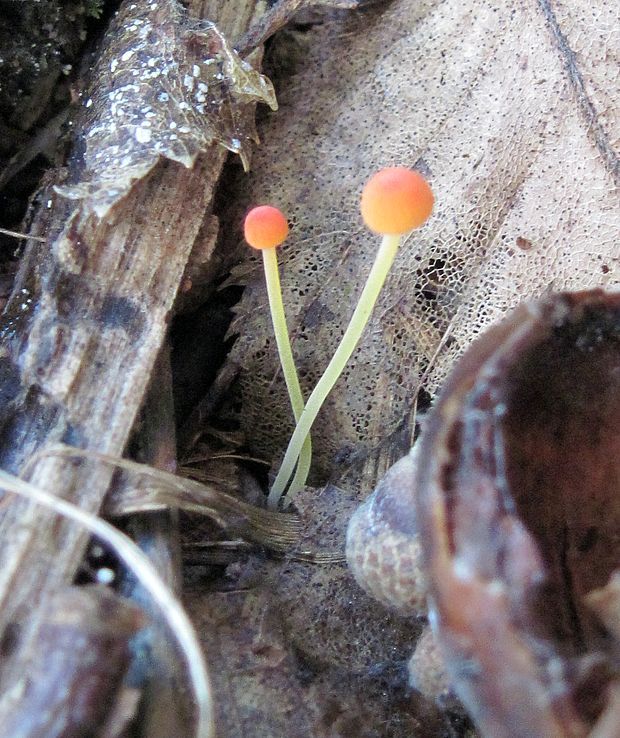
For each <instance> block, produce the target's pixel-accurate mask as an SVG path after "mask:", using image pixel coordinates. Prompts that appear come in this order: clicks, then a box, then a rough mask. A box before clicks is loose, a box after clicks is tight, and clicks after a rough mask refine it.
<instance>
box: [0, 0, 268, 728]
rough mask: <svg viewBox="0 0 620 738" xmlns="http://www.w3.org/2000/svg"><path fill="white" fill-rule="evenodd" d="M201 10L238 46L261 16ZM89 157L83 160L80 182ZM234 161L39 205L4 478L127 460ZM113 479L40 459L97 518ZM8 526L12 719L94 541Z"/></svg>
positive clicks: (4, 622)
mask: <svg viewBox="0 0 620 738" xmlns="http://www.w3.org/2000/svg"><path fill="white" fill-rule="evenodd" d="M190 5H191V11H192V13H193V14H194V15H196V16H200V17H205V18H209V19H210V20H214V21H215V22H217V23H218V25H219V27H220V29H221V30H222V32H223V33H224V34H226V36H227V37H228V38H231V39H235V38H238V37H239V36H240V35H241V34H242V33H243V32H244V31H245V30H247V28H248V26H249V23H250V20H251V18H252V16H253V14H254V12H255V3H254V2H253V1H252V0H250V1H248V2H246V0H235V1H234V2H231V3H227V4H226V6H225V9H221V8H220V4H219V3H215V2H210V3H209V2H206V3H200V2H193V3H190ZM81 155H82V152H80V151H74V152H73V158H72V160H71V161H70V163H69V169H70V170H75V169H79V167H80V157H81ZM226 156H227V152H226V151H225V149H223V148H222V147H221V146H218V145H215V144H213V145H211V146H210V147H209V148H208V150H207V151H206V152H204V153H203V154H202V155H201V156H200V157H199V159H198V161H197V162H196V164H195V166H194V167H193V168H192V169H186V168H184V167H182V166H180V165H178V164H174V163H170V162H160V163H159V164H158V165H157V166H156V167H155V168H154V169H153V170H152V171H151V172H150V173H149V174H148V175H147V176H146V177H145V178H144V179H143V180H141V181H139V182H137V183H136V184H135V185H134V186H133V188H132V189H131V192H130V193H129V194H128V195H127V197H125V198H124V199H123V200H121V201H120V202H119V203H118V204H117V205H115V207H114V208H113V209H112V210H111V211H110V213H109V214H108V216H107V217H106V218H105V219H104V220H99V219H98V218H97V217H96V216H94V215H92V214H87V213H85V212H84V211H83V208H82V206H81V205H78V206H77V207H76V206H75V204H73V203H70V202H67V201H66V200H64V199H63V198H61V197H59V196H58V195H56V194H54V193H53V190H52V188H51V186H50V187H47V188H45V189H43V190H42V191H41V192H40V193H39V194H38V196H37V198H36V202H35V207H34V215H33V218H32V224H31V228H30V233H31V235H36V236H44V237H45V238H46V243H45V244H43V245H42V244H41V243H39V242H35V241H30V242H29V246H28V248H27V250H26V252H25V253H24V256H23V259H22V264H21V267H20V271H19V274H18V277H17V280H16V283H15V287H14V290H13V293H12V295H11V298H10V300H9V302H8V304H7V307H6V310H5V312H4V316H3V322H2V353H1V355H0V362H1V364H0V369H1V372H0V387H1V388H2V393H3V398H4V402H3V405H2V410H1V413H2V421H1V426H0V427H1V435H0V466H1V467H2V468H3V469H5V470H7V471H10V472H12V473H14V474H20V472H22V470H23V468H24V466H25V465H26V464H27V463H28V461H29V459H30V458H31V457H32V455H33V454H34V453H35V452H37V451H39V450H41V449H43V448H45V447H46V446H47V445H49V444H53V443H56V442H64V443H68V444H71V445H75V446H78V447H81V448H88V449H94V450H97V451H100V452H105V453H107V454H111V455H119V456H120V455H121V454H122V453H123V450H124V448H125V445H126V443H127V441H128V438H129V436H130V434H131V432H132V428H133V425H134V421H135V419H136V416H137V414H138V412H139V410H140V407H141V406H142V403H143V400H144V397H145V393H146V391H147V388H148V385H149V381H150V379H151V372H152V369H153V366H154V365H155V362H156V360H157V357H158V354H159V351H160V349H161V346H162V343H163V341H164V337H165V335H166V331H167V328H168V321H169V317H170V314H171V310H172V307H173V303H174V300H175V296H176V293H177V289H178V286H179V284H180V282H181V279H182V277H183V274H184V270H185V268H186V265H187V263H188V260H189V258H190V254H191V253H192V248H193V246H194V244H195V242H196V240H197V238H198V237H199V235H200V233H201V227H202V224H203V222H204V221H205V218H206V217H207V216H208V215H209V214H210V207H211V200H212V195H213V191H214V188H215V186H216V184H217V181H218V178H219V175H220V172H221V169H222V166H223V163H224V161H225V159H226ZM202 249H203V252H204V245H203V246H202ZM110 477H111V472H110V470H109V469H107V468H101V467H100V466H99V465H95V464H92V463H79V464H74V463H72V462H71V461H67V460H63V459H58V458H48V459H41V460H40V461H38V462H37V463H36V465H34V466H33V467H32V468H31V469H30V470H29V474H28V478H29V480H30V481H31V482H33V483H34V484H35V485H40V486H41V487H42V488H44V489H46V490H49V491H53V492H55V493H57V494H58V495H60V496H62V497H64V498H65V499H68V500H70V501H72V502H73V503H75V504H77V505H79V506H80V507H81V508H83V509H85V510H88V511H91V512H97V511H98V510H99V509H100V507H101V504H102V500H103V498H104V495H105V493H106V490H107V488H108V485H109V481H110ZM0 513H1V517H0V629H1V632H2V633H4V634H6V633H7V632H9V631H10V632H11V633H12V634H15V632H16V631H15V624H18V625H19V633H18V637H17V639H15V638H13V639H12V643H11V655H10V659H5V661H4V663H3V668H2V673H1V674H0V688H1V689H2V693H3V697H2V698H0V716H3V715H6V714H7V712H10V711H11V710H12V708H13V706H14V705H13V697H11V696H10V695H8V694H7V687H8V686H9V685H14V684H15V683H16V681H18V680H19V679H20V675H23V673H24V671H25V668H26V665H27V664H28V663H29V662H31V661H32V658H31V652H30V646H31V645H32V643H33V641H34V639H35V637H36V632H37V627H38V625H39V624H40V622H41V620H42V617H43V614H44V612H45V611H46V609H47V608H48V604H49V602H50V598H51V597H52V596H53V595H54V593H55V592H57V591H58V590H59V588H60V587H62V586H65V585H66V584H67V583H68V582H71V581H72V579H73V577H74V575H75V573H76V571H77V569H78V567H79V565H80V562H81V559H82V557H83V553H84V550H85V546H86V544H87V541H88V534H87V533H86V532H85V531H82V530H78V529H77V528H76V526H75V525H73V524H71V523H69V522H66V521H63V520H61V519H59V518H58V517H57V516H54V515H50V514H48V513H46V512H44V511H43V510H41V509H40V508H39V507H37V506H35V505H31V504H27V503H24V502H22V501H21V500H16V499H14V498H10V497H5V498H4V499H3V500H2V509H1V511H0ZM7 629H8V630H7ZM13 694H14V692H13Z"/></svg>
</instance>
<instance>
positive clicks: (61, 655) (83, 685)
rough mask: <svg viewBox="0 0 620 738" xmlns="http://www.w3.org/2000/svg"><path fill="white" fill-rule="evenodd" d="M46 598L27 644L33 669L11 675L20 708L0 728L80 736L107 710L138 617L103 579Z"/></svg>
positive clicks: (117, 690)
mask: <svg viewBox="0 0 620 738" xmlns="http://www.w3.org/2000/svg"><path fill="white" fill-rule="evenodd" d="M47 604H48V610H47V611H46V613H45V616H44V618H43V621H42V623H41V627H40V629H39V632H38V633H37V637H36V642H35V648H34V653H35V656H34V663H33V674H34V675H36V676H35V678H33V679H31V680H29V681H28V682H26V683H23V682H18V683H16V685H15V688H16V689H18V690H23V695H22V697H21V700H20V709H19V710H16V711H15V712H13V713H11V714H10V715H9V716H8V719H6V720H5V722H3V724H2V733H3V735H5V736H30V737H31V738H35V737H38V736H40V737H41V738H43V736H45V738H83V736H85V735H92V734H93V733H94V731H96V730H101V729H102V726H103V725H104V724H105V723H106V721H108V719H109V718H110V717H112V715H113V714H114V713H115V710H114V709H113V705H114V703H115V701H116V700H117V698H118V697H119V696H120V695H121V685H122V681H123V678H124V676H125V673H126V672H127V669H128V668H129V663H130V659H131V649H130V647H129V641H130V639H131V638H132V637H133V636H134V635H135V633H136V631H137V630H138V629H139V628H141V627H142V625H143V622H144V618H143V615H142V613H141V611H140V610H139V609H138V608H137V607H136V606H135V605H133V604H131V603H129V602H128V601H127V600H123V599H121V598H120V597H118V596H117V595H115V594H114V593H112V592H111V591H110V590H109V589H106V588H105V587H67V588H64V589H59V590H58V591H57V592H56V593H55V594H54V595H53V596H52V597H51V598H50V600H49V601H48V603H47ZM117 727H118V724H117ZM108 735H110V732H109V731H108ZM116 735H117V736H118V733H116Z"/></svg>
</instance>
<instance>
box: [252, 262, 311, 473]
mask: <svg viewBox="0 0 620 738" xmlns="http://www.w3.org/2000/svg"><path fill="white" fill-rule="evenodd" d="M262 252H263V266H264V268H265V281H266V283H267V297H268V298H269V309H270V311H271V322H272V323H273V332H274V335H275V337H276V346H277V347H278V355H279V357H280V364H281V365H282V373H283V374H284V381H285V382H286V389H287V390H288V396H289V399H290V401H291V408H292V409H293V415H294V416H295V422H296V423H298V422H299V419H300V418H301V414H302V412H303V409H304V396H303V394H302V391H301V386H300V384H299V377H298V376H297V369H296V368H295V360H294V359H293V351H292V349H291V342H290V340H289V333H288V327H287V325H286V316H285V314H284V304H283V303H282V290H281V287H280V272H279V269H278V257H277V255H276V250H275V248H273V249H263V250H262ZM298 457H299V463H298V468H299V470H300V472H301V473H303V474H304V483H305V480H306V478H307V475H308V472H309V470H310V465H311V463H312V441H311V439H310V436H309V435H307V437H306V438H305V439H304V443H303V446H302V448H301V451H300V453H299V454H298ZM295 460H296V461H297V459H295Z"/></svg>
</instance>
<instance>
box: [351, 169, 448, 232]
mask: <svg viewBox="0 0 620 738" xmlns="http://www.w3.org/2000/svg"><path fill="white" fill-rule="evenodd" d="M434 202H435V198H434V197H433V192H432V190H431V188H430V187H429V184H428V182H427V181H426V180H425V179H424V177H423V176H422V175H421V174H419V173H418V172H414V171H413V170H411V169H405V168H404V167H389V168H387V169H382V170H381V171H380V172H377V173H376V174H374V175H373V176H372V177H371V178H370V179H369V180H368V182H367V183H366V186H365V187H364V190H363V192H362V201H361V206H360V207H361V211H362V218H363V219H364V223H366V225H367V226H368V228H370V230H371V231H374V232H375V233H380V234H381V235H401V234H403V233H408V232H409V231H410V230H412V229H413V228H418V227H419V226H421V225H422V223H424V221H425V220H426V219H427V218H428V217H429V215H430V214H431V212H432V210H433V203H434Z"/></svg>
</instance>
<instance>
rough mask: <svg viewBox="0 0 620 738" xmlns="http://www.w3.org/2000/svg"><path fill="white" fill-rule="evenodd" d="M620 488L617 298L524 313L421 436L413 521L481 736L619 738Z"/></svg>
mask: <svg viewBox="0 0 620 738" xmlns="http://www.w3.org/2000/svg"><path fill="white" fill-rule="evenodd" d="M619 477H620V293H607V294H606V293H604V292H602V291H593V292H582V293H574V294H560V295H555V296H551V297H549V298H547V299H545V300H543V301H541V302H535V303H530V304H526V305H524V306H522V307H520V308H519V309H518V310H516V311H515V312H514V313H513V314H512V315H511V316H510V317H509V318H508V319H507V320H506V321H504V322H503V323H501V324H499V325H498V326H497V327H495V328H493V329H492V330H490V331H488V332H487V333H486V334H485V335H484V336H483V337H482V338H481V339H480V340H479V341H477V342H476V343H474V344H473V345H472V347H471V348H470V349H469V350H468V351H467V353H466V354H465V355H464V357H463V358H462V359H461V361H460V362H459V363H458V365H457V366H456V368H455V370H454V371H453V372H452V374H451V376H450V377H449V379H448V381H447V383H446V386H445V388H444V390H443V392H442V394H441V396H440V399H439V401H438V403H437V405H436V407H435V408H434V410H433V413H432V415H431V417H430V419H429V421H428V425H427V427H426V429H425V434H424V435H423V438H422V447H421V450H420V456H419V467H418V479H417V510H416V512H415V514H416V515H417V520H418V524H419V526H420V535H421V540H422V543H423V551H424V557H425V572H426V575H427V580H428V587H429V606H430V612H431V622H434V623H435V625H436V626H437V632H438V636H439V642H440V646H441V648H442V650H443V652H444V654H445V656H446V659H447V666H448V669H449V672H450V674H451V676H452V678H453V680H454V684H455V687H456V689H457V691H458V694H459V696H460V697H461V699H462V700H463V702H464V703H465V705H466V706H467V708H468V709H469V711H470V712H471V714H472V715H473V717H474V718H475V720H476V722H477V723H478V725H479V727H480V728H481V730H482V732H483V734H484V735H486V736H493V738H517V736H523V735H536V736H555V737H557V738H560V737H561V736H571V738H577V737H579V736H586V735H589V734H590V731H591V730H593V726H594V725H595V724H596V722H597V720H600V722H599V723H598V725H597V727H596V728H595V729H594V730H595V732H594V733H593V735H597V736H606V737H607V738H611V737H612V736H616V735H617V729H618V725H619V724H620V713H618V699H617V693H618V673H619V672H618V668H619V666H620V664H619V662H618V653H619V650H618V647H619V645H620V642H619V640H618V595H617V592H618V578H617V577H618V574H616V575H615V577H613V578H612V579H611V582H609V580H610V578H611V577H612V575H613V573H614V571H615V570H617V568H618V566H619V564H620V498H619V497H618V479H619ZM412 514H413V513H412ZM608 582H609V583H608ZM610 711H611V713H610ZM606 725H607V726H609V725H614V726H615V727H614V728H613V729H612V730H611V732H609V731H608V730H607V729H606V728H605V726H606ZM597 731H598V732H597Z"/></svg>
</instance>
